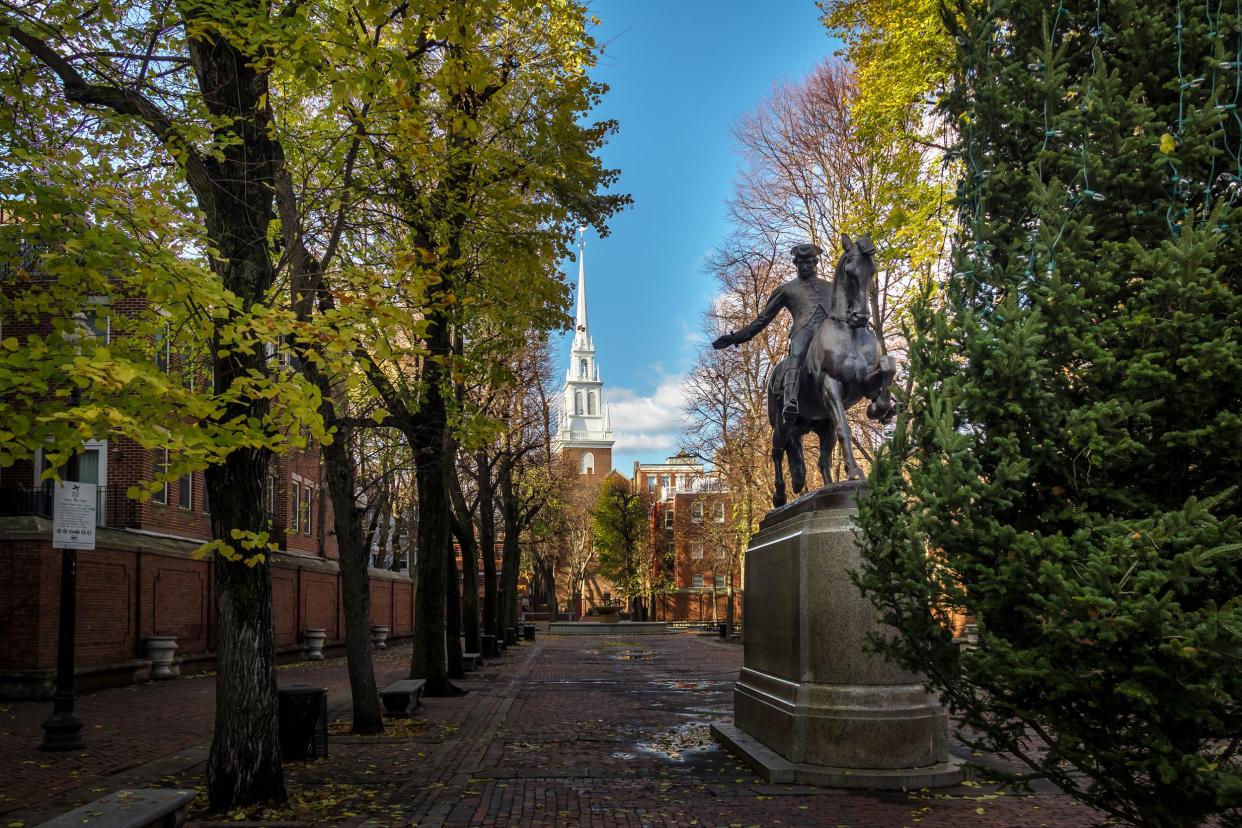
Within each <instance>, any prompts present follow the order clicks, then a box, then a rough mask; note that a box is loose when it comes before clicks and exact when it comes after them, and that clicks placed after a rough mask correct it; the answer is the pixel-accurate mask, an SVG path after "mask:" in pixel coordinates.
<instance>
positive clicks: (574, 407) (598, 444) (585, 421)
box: [556, 227, 614, 474]
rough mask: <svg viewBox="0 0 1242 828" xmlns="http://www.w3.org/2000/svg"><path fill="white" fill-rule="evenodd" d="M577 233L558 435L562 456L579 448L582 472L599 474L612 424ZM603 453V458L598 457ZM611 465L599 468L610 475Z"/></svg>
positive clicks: (580, 237) (581, 241) (583, 255)
mask: <svg viewBox="0 0 1242 828" xmlns="http://www.w3.org/2000/svg"><path fill="white" fill-rule="evenodd" d="M585 232H586V228H585V227H583V228H581V229H579V230H578V295H577V297H576V305H577V307H576V308H575V312H574V340H573V347H572V349H571V350H570V354H569V370H568V371H567V372H566V374H565V391H564V399H563V400H562V413H561V417H560V423H559V429H558V431H557V435H556V442H557V445H558V446H559V447H560V449H561V452H562V455H564V454H565V451H564V450H565V449H578V450H580V451H577V452H575V456H578V457H580V458H582V459H581V463H582V465H583V469H584V470H585V469H587V468H590V471H589V472H587V471H583V473H591V474H594V473H596V461H597V460H598V461H602V460H603V459H604V457H605V456H606V457H607V462H608V463H609V464H611V460H612V444H613V442H614V441H613V436H612V423H611V412H610V411H609V407H608V403H607V401H606V400H605V399H604V395H603V391H604V383H603V380H601V379H600V373H599V364H598V363H597V362H596V358H595V342H594V340H593V339H592V338H591V331H590V327H589V321H588V317H587V294H586V262H585V259H586V242H585V241H584V239H583V234H584V233H585ZM596 454H600V455H601V456H600V457H598V458H597V457H596V456H595V455H596ZM610 468H611V465H609V466H608V467H606V468H600V469H599V473H602V474H607V473H608V471H609V470H610Z"/></svg>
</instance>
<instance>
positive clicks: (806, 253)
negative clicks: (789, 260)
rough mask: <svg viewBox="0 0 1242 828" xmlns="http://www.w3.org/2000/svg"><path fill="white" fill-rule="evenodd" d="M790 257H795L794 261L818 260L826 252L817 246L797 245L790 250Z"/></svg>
mask: <svg viewBox="0 0 1242 828" xmlns="http://www.w3.org/2000/svg"><path fill="white" fill-rule="evenodd" d="M789 253H790V255H792V256H793V257H794V261H797V260H799V259H818V258H819V257H820V256H822V255H823V253H824V251H823V250H822V249H821V248H820V247H819V245H816V244H809V243H807V244H795V245H794V246H793V247H792V248H791V249H790V250H789Z"/></svg>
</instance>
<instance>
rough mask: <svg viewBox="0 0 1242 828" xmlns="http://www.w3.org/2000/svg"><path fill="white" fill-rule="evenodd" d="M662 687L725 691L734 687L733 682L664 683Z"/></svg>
mask: <svg viewBox="0 0 1242 828" xmlns="http://www.w3.org/2000/svg"><path fill="white" fill-rule="evenodd" d="M660 684H661V685H663V686H664V687H667V688H668V689H670V690H725V689H728V688H729V687H731V686H732V685H733V682H731V681H663V682H660Z"/></svg>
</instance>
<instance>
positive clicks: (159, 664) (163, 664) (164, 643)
mask: <svg viewBox="0 0 1242 828" xmlns="http://www.w3.org/2000/svg"><path fill="white" fill-rule="evenodd" d="M146 648H147V658H149V659H151V680H152V681H158V680H160V679H170V678H176V677H177V676H178V675H179V674H180V672H181V671H180V670H179V669H178V668H177V666H176V665H175V664H173V658H174V657H175V656H176V655H177V636H175V635H153V636H151V637H150V638H148V639H147V640H146Z"/></svg>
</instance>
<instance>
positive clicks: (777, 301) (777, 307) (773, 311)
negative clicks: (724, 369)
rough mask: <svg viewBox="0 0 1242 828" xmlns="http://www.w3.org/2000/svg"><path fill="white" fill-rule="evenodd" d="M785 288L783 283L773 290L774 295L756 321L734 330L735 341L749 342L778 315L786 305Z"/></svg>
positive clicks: (733, 337) (769, 298) (770, 297)
mask: <svg viewBox="0 0 1242 828" xmlns="http://www.w3.org/2000/svg"><path fill="white" fill-rule="evenodd" d="M783 288H784V286H783V285H782V286H781V287H778V288H777V289H776V290H774V291H772V295H771V296H769V297H768V304H767V305H766V306H764V308H763V310H762V311H760V313H759V316H758V317H757V318H756V319H755V321H754V322H751V323H750V324H749V325H747V326H746V327H744V328H741V329H739V330H737V331H736V332H734V334H733V336H732V337H731V339H732V340H733V341H734V342H736V343H741V342H749V341H750V340H751V339H753V338H754V336H755V334H757V333H759V332H760V331H762V330H763V329H764V328H766V327H767V326H768V325H769V324H770V323H771V322H772V320H773V319H775V318H776V315H777V314H778V313H780V312H781V308H783V307H785V291H784V289H783Z"/></svg>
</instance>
